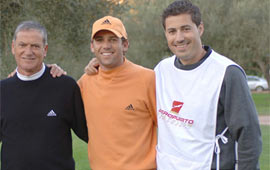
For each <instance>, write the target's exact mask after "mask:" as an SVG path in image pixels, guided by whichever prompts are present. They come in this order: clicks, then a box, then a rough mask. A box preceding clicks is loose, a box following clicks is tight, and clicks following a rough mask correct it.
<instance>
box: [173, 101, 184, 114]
mask: <svg viewBox="0 0 270 170" xmlns="http://www.w3.org/2000/svg"><path fill="white" fill-rule="evenodd" d="M183 104H184V103H183V102H179V101H173V103H172V109H171V113H174V114H178V113H179V112H180V110H181V108H182V106H183Z"/></svg>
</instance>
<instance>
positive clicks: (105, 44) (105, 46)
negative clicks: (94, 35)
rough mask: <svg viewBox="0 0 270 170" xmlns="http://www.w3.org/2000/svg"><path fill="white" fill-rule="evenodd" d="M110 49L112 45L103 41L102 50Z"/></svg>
mask: <svg viewBox="0 0 270 170" xmlns="http://www.w3.org/2000/svg"><path fill="white" fill-rule="evenodd" d="M111 47H112V44H111V42H110V41H104V43H103V48H104V49H110V48H111Z"/></svg>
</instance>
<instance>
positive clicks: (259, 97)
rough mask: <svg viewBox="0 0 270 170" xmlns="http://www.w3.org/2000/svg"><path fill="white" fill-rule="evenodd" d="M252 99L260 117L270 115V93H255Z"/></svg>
mask: <svg viewBox="0 0 270 170" xmlns="http://www.w3.org/2000/svg"><path fill="white" fill-rule="evenodd" d="M252 98H253V100H254V102H255V105H256V109H257V111H258V114H259V115H270V93H269V92H268V93H253V94H252Z"/></svg>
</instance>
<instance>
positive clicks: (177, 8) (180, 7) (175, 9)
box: [162, 0, 201, 29]
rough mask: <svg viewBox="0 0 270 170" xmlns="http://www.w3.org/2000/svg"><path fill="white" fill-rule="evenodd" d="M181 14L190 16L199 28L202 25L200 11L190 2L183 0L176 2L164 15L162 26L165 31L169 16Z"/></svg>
mask: <svg viewBox="0 0 270 170" xmlns="http://www.w3.org/2000/svg"><path fill="white" fill-rule="evenodd" d="M180 14H190V15H191V20H192V22H194V23H195V24H196V25H197V26H199V25H200V24H201V12H200V9H199V8H198V7H197V6H196V5H193V4H192V3H191V2H190V1H188V0H181V1H174V2H173V3H171V4H170V5H169V6H168V7H167V8H166V9H165V10H164V11H163V14H162V25H163V28H164V29H165V27H166V26H165V20H166V18H168V17H169V16H176V15H180Z"/></svg>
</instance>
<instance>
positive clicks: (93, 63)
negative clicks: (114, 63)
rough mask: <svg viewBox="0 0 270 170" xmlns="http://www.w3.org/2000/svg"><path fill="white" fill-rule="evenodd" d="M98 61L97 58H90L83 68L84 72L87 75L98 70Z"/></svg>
mask: <svg viewBox="0 0 270 170" xmlns="http://www.w3.org/2000/svg"><path fill="white" fill-rule="evenodd" d="M98 67H99V62H98V60H97V58H92V59H91V60H90V61H89V63H88V65H87V66H86V67H85V68H84V72H85V73H86V74H88V75H93V74H96V73H97V72H98Z"/></svg>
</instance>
